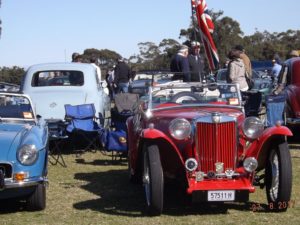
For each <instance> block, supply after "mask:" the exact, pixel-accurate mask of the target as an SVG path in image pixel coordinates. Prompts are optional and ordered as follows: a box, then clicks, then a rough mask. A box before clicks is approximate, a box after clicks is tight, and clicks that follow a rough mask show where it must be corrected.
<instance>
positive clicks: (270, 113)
mask: <svg viewBox="0 0 300 225" xmlns="http://www.w3.org/2000/svg"><path fill="white" fill-rule="evenodd" d="M285 100H286V96H285V95H284V94H280V95H268V96H266V108H267V126H268V127H271V126H274V125H276V123H277V122H280V123H281V124H283V123H284V107H285Z"/></svg>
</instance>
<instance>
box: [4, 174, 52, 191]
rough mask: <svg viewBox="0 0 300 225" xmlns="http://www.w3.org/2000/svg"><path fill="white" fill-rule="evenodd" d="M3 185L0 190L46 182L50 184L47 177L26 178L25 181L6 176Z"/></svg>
mask: <svg viewBox="0 0 300 225" xmlns="http://www.w3.org/2000/svg"><path fill="white" fill-rule="evenodd" d="M0 183H3V185H2V187H0V191H2V190H5V189H12V188H23V187H30V186H36V185H38V184H41V183H44V184H48V178H47V177H32V178H28V179H25V180H24V181H19V182H18V181H15V180H13V179H12V178H9V179H8V178H5V179H4V182H0Z"/></svg>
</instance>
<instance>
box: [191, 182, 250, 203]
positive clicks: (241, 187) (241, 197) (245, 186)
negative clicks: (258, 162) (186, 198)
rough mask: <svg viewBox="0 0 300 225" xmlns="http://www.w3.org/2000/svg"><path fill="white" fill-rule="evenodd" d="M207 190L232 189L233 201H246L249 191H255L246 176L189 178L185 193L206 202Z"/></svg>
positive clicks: (197, 200)
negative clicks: (213, 178)
mask: <svg viewBox="0 0 300 225" xmlns="http://www.w3.org/2000/svg"><path fill="white" fill-rule="evenodd" d="M208 191H234V192H235V199H234V201H235V202H246V201H248V200H249V193H253V192H255V187H254V186H253V185H252V183H251V181H250V180H249V179H248V178H238V179H215V180H203V181H198V182H197V181H195V180H194V179H191V180H189V187H188V189H187V194H189V195H191V196H192V199H193V201H195V202H207V201H208Z"/></svg>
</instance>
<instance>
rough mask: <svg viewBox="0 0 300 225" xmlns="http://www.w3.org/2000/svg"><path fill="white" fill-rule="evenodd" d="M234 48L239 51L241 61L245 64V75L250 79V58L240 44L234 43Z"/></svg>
mask: <svg viewBox="0 0 300 225" xmlns="http://www.w3.org/2000/svg"><path fill="white" fill-rule="evenodd" d="M234 49H236V50H238V51H240V58H241V59H242V60H243V63H244V65H245V70H246V75H247V77H248V78H249V79H252V65H251V60H250V59H249V57H248V56H247V55H246V51H245V49H244V47H243V46H242V45H236V46H235V48H234Z"/></svg>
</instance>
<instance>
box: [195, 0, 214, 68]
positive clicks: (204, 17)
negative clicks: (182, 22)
mask: <svg viewBox="0 0 300 225" xmlns="http://www.w3.org/2000/svg"><path fill="white" fill-rule="evenodd" d="M192 16H193V19H194V20H195V21H197V23H198V26H199V28H200V29H198V31H199V32H200V34H201V39H202V43H203V45H204V49H205V54H206V57H207V60H208V63H209V68H210V70H212V71H213V70H215V69H216V68H217V67H218V64H219V56H218V53H217V48H216V46H215V43H214V41H213V38H212V36H211V33H213V31H214V24H213V22H212V19H211V17H210V15H209V14H208V9H207V5H206V1H205V0H192Z"/></svg>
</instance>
